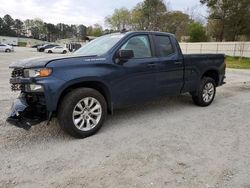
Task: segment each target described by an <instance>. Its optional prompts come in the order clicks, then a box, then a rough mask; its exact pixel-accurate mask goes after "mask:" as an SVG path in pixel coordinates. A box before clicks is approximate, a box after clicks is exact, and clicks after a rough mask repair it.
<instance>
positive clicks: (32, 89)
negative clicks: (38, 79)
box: [25, 84, 44, 92]
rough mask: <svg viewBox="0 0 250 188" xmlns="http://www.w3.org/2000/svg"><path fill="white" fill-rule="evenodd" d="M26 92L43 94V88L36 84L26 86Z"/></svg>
mask: <svg viewBox="0 0 250 188" xmlns="http://www.w3.org/2000/svg"><path fill="white" fill-rule="evenodd" d="M25 91H26V92H43V91H44V89H43V86H41V85H37V84H26V85H25Z"/></svg>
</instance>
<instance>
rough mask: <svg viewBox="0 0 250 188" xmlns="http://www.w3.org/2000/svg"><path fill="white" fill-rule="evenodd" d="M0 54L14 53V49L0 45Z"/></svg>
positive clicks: (6, 45)
mask: <svg viewBox="0 0 250 188" xmlns="http://www.w3.org/2000/svg"><path fill="white" fill-rule="evenodd" d="M0 52H14V48H13V46H10V45H8V44H0Z"/></svg>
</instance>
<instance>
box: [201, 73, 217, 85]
mask: <svg viewBox="0 0 250 188" xmlns="http://www.w3.org/2000/svg"><path fill="white" fill-rule="evenodd" d="M203 77H210V78H213V79H214V81H215V84H216V86H218V85H219V79H220V77H219V72H218V71H217V70H215V69H209V70H206V71H205V72H204V73H203V74H202V77H201V78H203Z"/></svg>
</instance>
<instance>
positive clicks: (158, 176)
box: [0, 48, 250, 188]
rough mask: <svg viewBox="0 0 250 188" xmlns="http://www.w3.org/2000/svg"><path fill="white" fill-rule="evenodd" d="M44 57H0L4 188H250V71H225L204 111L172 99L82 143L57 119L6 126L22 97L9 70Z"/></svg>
mask: <svg viewBox="0 0 250 188" xmlns="http://www.w3.org/2000/svg"><path fill="white" fill-rule="evenodd" d="M39 55H43V56H44V55H45V54H43V53H37V52H35V50H34V49H26V48H16V52H14V53H10V54H7V53H0V94H1V95H0V187H8V188H11V187H25V188H26V187H93V188H97V187H111V188H112V187H113V188H120V187H124V188H125V187H126V188H127V187H142V188H144V187H154V188H155V187H171V188H173V187H195V188H196V187H205V188H208V187H209V188H215V187H218V188H220V187H233V188H235V187H242V188H250V113H249V112H250V71H246V70H232V69H229V70H227V80H226V81H227V84H226V85H224V86H223V87H220V88H218V90H217V96H216V99H215V101H214V103H213V104H212V105H211V106H209V107H207V108H201V107H196V106H194V105H193V104H192V100H191V97H190V96H189V95H182V96H178V97H168V98H165V99H161V100H159V101H156V102H152V103H149V104H145V105H143V106H135V107H132V108H127V109H123V110H118V111H115V114H114V116H109V117H108V120H107V122H106V123H105V125H104V126H103V128H102V129H101V130H100V132H99V133H98V134H96V135H94V136H92V137H89V138H86V139H82V140H77V139H73V138H71V137H69V136H68V135H66V134H64V133H63V132H62V131H61V130H60V128H59V126H58V124H57V122H56V120H53V122H52V123H51V124H50V125H49V126H47V125H45V124H40V125H37V126H35V127H33V128H32V129H31V130H30V131H28V132H27V131H25V130H22V129H18V128H15V127H12V126H11V125H8V124H7V123H5V119H6V117H7V114H8V111H9V108H10V105H11V102H12V100H13V99H14V98H15V97H16V96H17V95H18V93H13V92H11V91H10V89H9V84H8V79H9V75H10V70H9V69H8V65H9V64H10V63H11V62H12V61H15V60H17V59H23V58H27V57H34V56H39ZM47 55H48V54H47ZM49 55H51V54H49ZM52 56H53V54H52Z"/></svg>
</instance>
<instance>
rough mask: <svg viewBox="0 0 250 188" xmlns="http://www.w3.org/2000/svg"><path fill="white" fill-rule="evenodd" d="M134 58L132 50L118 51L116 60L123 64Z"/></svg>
mask: <svg viewBox="0 0 250 188" xmlns="http://www.w3.org/2000/svg"><path fill="white" fill-rule="evenodd" d="M133 57H134V51H133V50H119V51H118V59H119V61H120V62H122V63H124V62H126V61H127V60H129V59H131V58H133Z"/></svg>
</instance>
